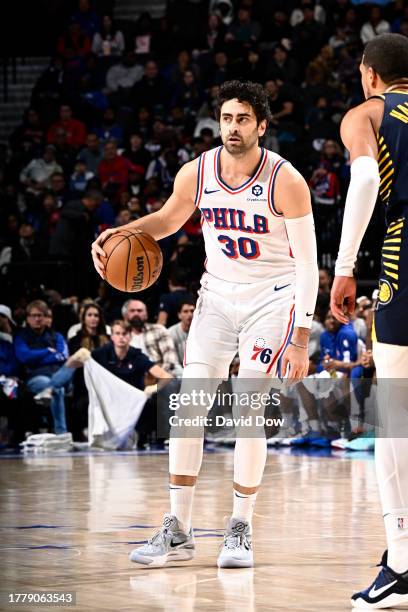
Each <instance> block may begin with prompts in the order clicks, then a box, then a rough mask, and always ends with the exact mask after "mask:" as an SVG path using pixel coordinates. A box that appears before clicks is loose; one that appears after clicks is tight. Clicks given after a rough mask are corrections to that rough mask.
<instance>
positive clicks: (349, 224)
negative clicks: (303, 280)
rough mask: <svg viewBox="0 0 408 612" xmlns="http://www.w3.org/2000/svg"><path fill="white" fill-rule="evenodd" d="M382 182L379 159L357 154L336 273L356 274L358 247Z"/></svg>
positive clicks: (341, 274)
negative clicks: (355, 265)
mask: <svg viewBox="0 0 408 612" xmlns="http://www.w3.org/2000/svg"><path fill="white" fill-rule="evenodd" d="M379 185H380V175H379V173H378V163H377V160H375V159H374V158H373V157H368V156H361V157H357V158H356V159H355V160H354V161H353V163H352V164H351V178H350V185H349V188H348V192H347V198H346V204H345V207H344V216H343V228H342V231H341V241H340V248H339V254H338V257H337V261H336V269H335V273H336V276H353V268H354V264H355V262H356V259H357V253H358V249H359V248H360V244H361V241H362V239H363V236H364V234H365V231H366V229H367V226H368V224H369V222H370V219H371V216H372V214H373V210H374V206H375V203H376V200H377V195H378V188H379Z"/></svg>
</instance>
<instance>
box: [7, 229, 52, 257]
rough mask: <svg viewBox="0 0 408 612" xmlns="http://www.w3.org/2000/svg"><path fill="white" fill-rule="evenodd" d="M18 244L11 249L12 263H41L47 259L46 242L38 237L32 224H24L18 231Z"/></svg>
mask: <svg viewBox="0 0 408 612" xmlns="http://www.w3.org/2000/svg"><path fill="white" fill-rule="evenodd" d="M18 233H19V237H20V238H19V241H18V244H15V245H13V247H12V249H11V262H12V263H23V262H26V263H28V262H30V261H41V260H45V259H46V258H47V248H46V242H45V241H43V240H41V238H39V237H38V236H37V235H36V231H35V229H34V228H33V226H32V225H30V223H22V224H21V225H20V228H19V230H18Z"/></svg>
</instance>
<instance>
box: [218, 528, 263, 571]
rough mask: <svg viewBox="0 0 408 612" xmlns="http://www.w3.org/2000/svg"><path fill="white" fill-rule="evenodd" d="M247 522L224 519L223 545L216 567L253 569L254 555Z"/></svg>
mask: <svg viewBox="0 0 408 612" xmlns="http://www.w3.org/2000/svg"><path fill="white" fill-rule="evenodd" d="M250 531H251V529H250V526H249V523H248V521H245V520H244V519H240V518H231V519H228V518H227V519H226V521H225V533H224V543H223V545H222V547H221V550H220V554H219V555H218V561H217V565H218V567H253V565H254V553H253V551H252V538H251V534H250Z"/></svg>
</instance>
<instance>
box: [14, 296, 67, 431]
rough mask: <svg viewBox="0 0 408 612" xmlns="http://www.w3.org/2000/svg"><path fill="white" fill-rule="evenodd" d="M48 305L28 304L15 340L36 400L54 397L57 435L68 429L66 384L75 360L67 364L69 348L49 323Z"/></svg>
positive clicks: (53, 405)
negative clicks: (47, 323)
mask: <svg viewBox="0 0 408 612" xmlns="http://www.w3.org/2000/svg"><path fill="white" fill-rule="evenodd" d="M47 313H48V306H47V304H46V303H45V302H43V301H41V300H35V301H34V302H31V303H30V304H29V305H28V306H27V311H26V314H27V320H26V322H27V326H26V327H25V328H23V329H22V330H21V331H20V332H19V333H18V335H17V336H16V339H15V353H16V357H17V359H18V361H19V362H20V363H21V364H22V365H23V366H24V370H25V381H26V384H27V387H28V389H29V391H31V392H32V393H34V399H37V400H44V399H50V400H51V406H50V407H51V413H52V417H53V420H54V430H55V433H56V434H62V433H66V432H67V425H66V420H65V400H64V396H65V389H64V387H65V385H66V384H68V382H70V381H71V379H72V377H73V375H74V368H73V367H72V363H74V362H75V360H72V362H71V364H70V365H69V366H68V365H65V362H66V360H67V357H68V347H67V343H66V342H65V339H64V337H63V336H62V335H61V334H59V333H57V332H54V331H52V330H50V329H49V328H48V327H47V326H46V316H47Z"/></svg>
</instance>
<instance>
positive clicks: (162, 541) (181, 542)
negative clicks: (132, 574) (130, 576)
mask: <svg viewBox="0 0 408 612" xmlns="http://www.w3.org/2000/svg"><path fill="white" fill-rule="evenodd" d="M194 552H195V546H194V536H193V530H192V529H190V533H184V532H183V531H182V530H181V527H180V524H179V522H178V520H177V518H176V517H175V516H172V515H170V514H165V515H164V520H163V526H162V528H161V529H160V530H159V531H157V532H156V533H155V534H154V536H153V537H152V538H151V539H150V540H148V542H147V543H146V544H143V546H140V547H139V548H135V549H134V550H133V551H132V552H131V553H130V555H129V559H130V560H131V561H133V562H134V563H141V564H142V565H149V566H150V567H162V566H163V565H165V564H166V563H167V562H170V561H171V562H172V561H189V560H190V559H193V557H194Z"/></svg>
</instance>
